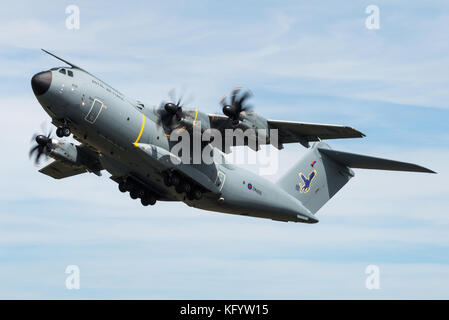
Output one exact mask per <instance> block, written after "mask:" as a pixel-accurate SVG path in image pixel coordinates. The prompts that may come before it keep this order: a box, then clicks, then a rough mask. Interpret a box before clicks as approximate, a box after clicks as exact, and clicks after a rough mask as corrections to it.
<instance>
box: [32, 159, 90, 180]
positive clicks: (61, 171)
mask: <svg viewBox="0 0 449 320" xmlns="http://www.w3.org/2000/svg"><path fill="white" fill-rule="evenodd" d="M39 172H41V173H43V174H46V175H47V176H50V177H52V178H55V179H63V178H67V177H71V176H75V175H77V174H81V173H84V172H87V170H86V168H85V167H84V166H78V165H71V164H69V163H67V162H63V161H61V160H55V161H53V162H52V163H50V164H49V165H47V166H46V167H44V168H42V169H40V170H39Z"/></svg>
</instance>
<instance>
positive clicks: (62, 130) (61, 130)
mask: <svg viewBox="0 0 449 320" xmlns="http://www.w3.org/2000/svg"><path fill="white" fill-rule="evenodd" d="M71 133H72V132H71V131H70V128H69V127H67V126H60V127H58V128H57V129H56V135H57V136H58V137H59V138H62V137H68V136H70V134H71Z"/></svg>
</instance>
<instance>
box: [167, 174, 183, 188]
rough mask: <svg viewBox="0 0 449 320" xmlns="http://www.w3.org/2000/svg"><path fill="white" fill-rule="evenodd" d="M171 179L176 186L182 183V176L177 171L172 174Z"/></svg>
mask: <svg viewBox="0 0 449 320" xmlns="http://www.w3.org/2000/svg"><path fill="white" fill-rule="evenodd" d="M170 180H171V183H172V185H174V186H175V187H176V186H179V185H180V184H181V178H180V177H179V176H178V175H177V174H176V173H175V174H173V175H172V176H171V178H170Z"/></svg>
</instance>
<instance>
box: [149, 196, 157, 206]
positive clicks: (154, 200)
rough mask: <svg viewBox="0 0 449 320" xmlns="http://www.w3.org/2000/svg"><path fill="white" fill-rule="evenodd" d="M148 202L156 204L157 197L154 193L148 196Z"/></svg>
mask: <svg viewBox="0 0 449 320" xmlns="http://www.w3.org/2000/svg"><path fill="white" fill-rule="evenodd" d="M148 203H149V204H150V205H152V206H154V205H155V204H156V197H155V196H154V195H150V196H149V197H148Z"/></svg>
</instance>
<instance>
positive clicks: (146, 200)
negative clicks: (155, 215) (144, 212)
mask: <svg viewBox="0 0 449 320" xmlns="http://www.w3.org/2000/svg"><path fill="white" fill-rule="evenodd" d="M140 203H142V205H143V206H144V207H146V206H147V205H149V204H150V203H149V201H148V199H147V198H142V199H140Z"/></svg>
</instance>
